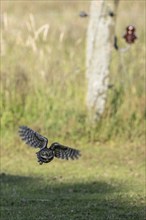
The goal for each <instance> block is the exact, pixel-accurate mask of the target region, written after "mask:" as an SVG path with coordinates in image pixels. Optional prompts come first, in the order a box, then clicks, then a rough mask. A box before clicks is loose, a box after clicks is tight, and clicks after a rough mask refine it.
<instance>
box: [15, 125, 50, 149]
mask: <svg viewBox="0 0 146 220" xmlns="http://www.w3.org/2000/svg"><path fill="white" fill-rule="evenodd" d="M19 134H20V137H21V139H22V140H23V141H25V143H26V144H28V145H30V146H31V147H35V148H37V147H38V148H45V147H46V146H47V144H48V139H47V138H45V137H43V136H42V135H40V134H39V133H37V132H36V131H33V130H32V129H30V128H28V127H27V126H21V127H19Z"/></svg>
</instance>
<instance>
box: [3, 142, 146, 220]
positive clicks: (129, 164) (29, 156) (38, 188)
mask: <svg viewBox="0 0 146 220" xmlns="http://www.w3.org/2000/svg"><path fill="white" fill-rule="evenodd" d="M78 147H79V148H80V149H81V151H82V157H81V159H80V160H78V161H77V162H76V161H60V160H57V159H56V160H54V161H53V162H51V163H50V164H46V165H42V166H40V165H38V164H37V162H36V160H35V156H34V152H33V150H29V149H28V148H25V146H23V147H22V148H20V149H19V148H18V147H17V153H16V151H14V152H11V154H6V155H5V156H4V158H3V161H2V164H5V166H4V167H3V171H4V173H3V174H1V189H2V191H1V192H2V193H1V194H2V195H1V196H2V197H1V201H2V207H1V216H2V219H3V220H5V219H11V220H12V219H15V220H17V219H19V220H21V219H44V220H45V219H57V220H59V219H71V220H73V219H94V220H95V219H101V220H103V219H116V220H125V219H129V220H141V219H144V218H145V197H144V188H145V184H144V152H143V151H142V149H141V146H138V145H136V146H133V145H131V146H126V145H125V146H123V145H121V146H120V145H112V144H110V145H107V146H105V145H102V146H101V145H100V146H99V145H97V144H94V145H92V144H88V145H85V146H78ZM16 167H17V168H16ZM8 170H9V172H8Z"/></svg>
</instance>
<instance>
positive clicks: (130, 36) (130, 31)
mask: <svg viewBox="0 0 146 220" xmlns="http://www.w3.org/2000/svg"><path fill="white" fill-rule="evenodd" d="M135 31H136V29H135V27H134V26H133V25H129V26H128V27H127V28H126V33H125V34H124V36H123V38H125V40H126V42H127V43H128V44H132V43H134V41H135V40H136V39H137V37H136V35H135Z"/></svg>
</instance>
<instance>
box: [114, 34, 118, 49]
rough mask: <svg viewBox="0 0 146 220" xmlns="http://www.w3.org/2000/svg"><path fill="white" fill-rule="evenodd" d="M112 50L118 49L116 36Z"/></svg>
mask: <svg viewBox="0 0 146 220" xmlns="http://www.w3.org/2000/svg"><path fill="white" fill-rule="evenodd" d="M114 48H115V49H116V50H118V49H119V47H118V38H117V36H115V37H114Z"/></svg>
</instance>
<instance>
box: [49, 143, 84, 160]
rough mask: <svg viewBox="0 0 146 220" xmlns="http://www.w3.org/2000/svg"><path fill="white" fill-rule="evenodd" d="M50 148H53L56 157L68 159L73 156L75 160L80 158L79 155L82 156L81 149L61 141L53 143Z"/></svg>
mask: <svg viewBox="0 0 146 220" xmlns="http://www.w3.org/2000/svg"><path fill="white" fill-rule="evenodd" d="M49 149H51V150H53V151H54V155H55V157H57V158H60V159H66V160H68V159H69V158H71V159H72V160H74V159H78V157H79V156H81V155H80V151H79V150H76V149H73V148H70V147H67V146H63V145H61V144H59V143H53V144H51V146H50V148H49Z"/></svg>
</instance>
